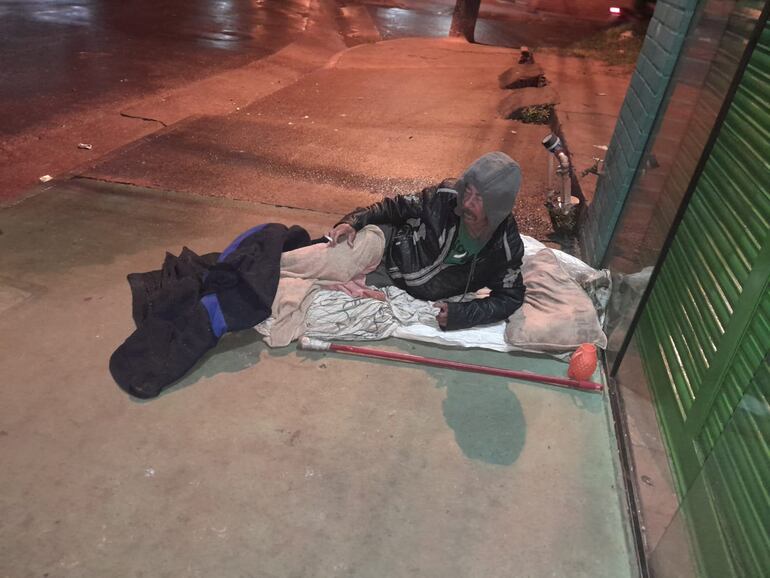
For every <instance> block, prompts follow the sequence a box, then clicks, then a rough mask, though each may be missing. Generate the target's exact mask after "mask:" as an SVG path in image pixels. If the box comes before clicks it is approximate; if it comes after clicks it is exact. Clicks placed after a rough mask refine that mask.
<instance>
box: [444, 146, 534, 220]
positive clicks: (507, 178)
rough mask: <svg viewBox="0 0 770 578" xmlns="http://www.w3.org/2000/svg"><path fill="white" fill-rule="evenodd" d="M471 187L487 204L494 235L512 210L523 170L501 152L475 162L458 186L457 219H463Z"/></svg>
mask: <svg viewBox="0 0 770 578" xmlns="http://www.w3.org/2000/svg"><path fill="white" fill-rule="evenodd" d="M468 185H473V186H474V187H476V190H477V191H478V192H479V195H481V198H482V199H483V200H484V211H485V212H486V214H487V219H489V225H490V233H491V232H492V231H494V230H495V229H496V228H497V226H498V225H499V224H500V223H502V222H503V219H505V218H506V217H507V216H508V215H510V214H511V211H512V210H513V204H514V202H515V201H516V195H517V194H518V192H519V187H520V186H521V169H520V168H519V165H518V164H517V163H516V161H514V160H513V159H512V158H511V157H509V156H508V155H507V154H505V153H501V152H494V153H487V154H485V155H484V156H482V157H481V158H479V159H478V160H476V161H475V162H474V163H473V164H472V165H471V166H469V167H468V169H467V170H466V171H465V173H463V176H462V177H460V178H459V179H458V180H457V183H456V184H455V190H456V191H457V208H456V209H455V213H456V214H457V215H462V206H463V197H464V195H465V188H466V187H467V186H468Z"/></svg>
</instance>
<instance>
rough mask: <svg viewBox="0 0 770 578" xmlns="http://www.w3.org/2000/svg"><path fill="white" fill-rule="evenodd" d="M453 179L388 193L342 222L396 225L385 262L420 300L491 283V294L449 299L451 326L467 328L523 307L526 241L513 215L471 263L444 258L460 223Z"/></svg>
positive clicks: (356, 225)
mask: <svg viewBox="0 0 770 578" xmlns="http://www.w3.org/2000/svg"><path fill="white" fill-rule="evenodd" d="M454 183H455V181H454V180H446V181H444V182H442V183H441V184H439V185H437V186H434V187H428V188H426V189H423V190H422V192H420V193H418V194H414V195H399V196H397V197H394V198H385V199H383V200H382V201H380V202H379V203H375V204H374V205H370V206H369V207H366V208H360V209H356V210H355V211H353V212H352V213H350V214H348V215H346V216H345V217H343V219H342V220H341V221H340V223H347V224H349V225H351V226H352V227H353V228H354V229H356V230H360V229H362V228H363V227H364V226H366V225H370V224H373V225H382V224H390V225H393V226H394V229H395V232H394V234H393V237H392V239H391V240H390V242H389V244H388V246H387V247H386V248H385V255H384V256H383V261H384V262H385V265H386V266H387V268H388V274H389V275H390V276H391V278H392V279H393V281H394V283H395V284H396V286H398V287H400V288H401V289H404V290H405V291H407V292H408V293H409V294H411V295H413V296H414V297H417V298H418V299H425V300H430V301H434V300H438V299H445V298H447V297H451V296H454V295H461V294H463V293H466V292H468V291H476V290H478V289H481V288H482V287H488V288H489V289H490V290H491V293H490V295H489V297H487V298H482V299H474V300H472V301H467V302H465V303H449V310H448V319H447V326H446V329H463V328H466V327H472V326H475V325H480V324H484V323H493V322H496V321H500V320H502V319H507V318H508V317H510V315H511V314H513V312H514V311H516V310H517V309H518V308H519V307H521V304H522V303H523V301H524V283H523V281H522V278H521V272H520V268H521V259H522V256H523V255H524V244H523V242H522V240H521V236H520V235H519V231H518V227H517V226H516V221H515V220H514V218H513V215H508V216H507V217H506V218H505V219H503V221H502V222H501V223H500V224H499V225H498V226H497V228H496V229H495V231H494V233H493V234H492V237H491V238H490V239H489V241H487V243H486V245H485V246H484V248H483V249H482V250H481V252H480V253H479V254H478V255H476V257H475V258H474V259H473V261H472V262H470V263H465V264H463V265H449V264H446V263H444V259H445V258H446V256H447V254H448V252H449V251H450V249H451V247H452V243H453V242H454V239H455V237H456V236H457V234H458V232H459V226H460V217H459V216H457V215H456V214H455V208H456V207H457V192H456V191H455V190H454V189H453V188H452V187H453V186H454Z"/></svg>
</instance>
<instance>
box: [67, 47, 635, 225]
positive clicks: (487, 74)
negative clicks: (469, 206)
mask: <svg viewBox="0 0 770 578" xmlns="http://www.w3.org/2000/svg"><path fill="white" fill-rule="evenodd" d="M518 57H519V53H518V51H516V50H511V49H507V48H495V47H489V46H481V45H475V44H468V43H465V42H463V41H457V40H449V39H402V40H392V41H384V42H379V43H375V44H367V45H360V46H356V47H355V48H352V49H348V50H345V51H342V52H340V53H339V54H337V55H336V56H335V57H334V58H332V60H331V61H330V62H329V63H328V64H327V65H326V66H325V67H324V68H323V69H320V70H316V71H315V72H311V73H309V74H307V75H305V76H304V77H303V78H301V79H300V80H299V81H297V82H296V83H293V84H291V85H289V86H286V87H285V88H282V89H281V90H278V91H276V92H273V93H272V94H270V95H269V96H266V97H265V98H262V99H260V100H257V101H255V102H254V103H253V104H251V105H249V106H247V107H242V108H241V109H240V110H238V111H235V112H233V113H231V114H226V115H203V116H197V117H194V118H190V119H188V120H186V121H183V122H179V123H177V124H175V125H173V126H171V127H169V128H168V129H165V130H163V131H160V132H157V133H154V134H153V135H150V136H148V137H146V138H144V139H141V140H139V141H137V142H136V143H133V144H131V145H129V146H128V147H125V148H123V149H120V150H118V151H116V152H115V153H113V154H111V155H108V156H107V157H106V158H102V159H100V160H99V161H98V162H96V163H94V164H91V165H88V166H85V167H83V168H82V169H81V170H79V171H76V172H75V174H77V175H80V176H86V177H89V178H94V179H99V180H106V181H112V182H121V183H132V184H137V185H140V186H147V187H153V188H159V189H165V190H176V191H180V192H189V193H195V194H200V195H211V196H218V197H225V198H231V199H239V200H247V201H252V202H260V203H266V204H271V205H281V206H289V207H295V208H300V209H310V210H315V211H323V212H330V213H334V214H338V215H339V214H344V213H345V212H347V211H348V210H350V208H351V207H354V206H357V205H366V204H369V203H371V202H374V201H376V200H378V199H379V198H380V197H381V196H383V195H393V194H397V193H409V192H413V191H415V190H419V189H420V188H422V187H424V186H427V185H430V184H433V183H435V182H437V181H439V180H441V179H443V178H445V177H448V176H458V175H459V174H460V173H461V172H462V170H463V169H464V168H465V167H466V166H467V165H468V164H470V163H471V162H472V161H473V160H475V159H476V158H477V157H478V156H480V155H481V154H482V153H484V152H487V151H490V150H502V151H505V152H506V153H508V154H509V155H510V156H512V157H513V158H514V159H516V160H517V161H518V162H519V164H520V165H521V166H522V170H523V175H524V178H523V184H522V190H521V193H520V196H519V199H518V201H517V207H516V215H517V218H518V219H519V222H520V227H521V229H522V232H523V233H525V234H529V235H532V236H535V237H538V238H541V239H542V238H543V237H544V232H547V231H550V222H549V220H548V216H547V213H546V211H545V209H544V207H543V202H544V200H545V189H546V179H547V161H548V154H547V152H546V151H545V149H543V147H542V146H541V144H540V141H541V140H542V138H543V137H544V136H545V135H547V134H548V133H549V131H550V128H549V127H548V126H544V125H537V124H524V123H522V122H518V121H512V120H507V119H505V118H501V117H500V116H499V113H498V111H497V108H498V105H499V103H500V101H502V100H503V99H504V98H505V97H506V96H507V95H508V94H509V93H510V92H511V91H509V90H503V89H501V88H500V87H499V85H498V76H499V74H500V73H501V72H503V71H504V70H506V69H507V68H508V67H510V66H512V65H514V64H515V63H516V62H517V61H518ZM536 58H537V60H538V63H540V64H541V66H542V67H543V69H544V72H545V75H546V78H547V80H548V82H549V86H548V89H549V90H548V91H545V90H543V91H542V92H543V100H544V101H546V99H547V98H548V96H547V95H548V94H552V93H553V92H554V91H555V92H556V94H557V95H558V100H559V102H558V104H557V114H558V119H559V122H560V124H561V130H562V132H563V133H564V135H565V137H566V140H567V141H568V143H569V145H570V149H571V151H572V154H573V158H574V162H575V166H576V167H577V169H578V170H580V169H583V168H587V167H588V166H590V165H591V163H592V157H594V156H603V151H601V150H599V149H596V148H594V146H593V145H604V144H607V143H608V142H609V140H610V137H611V135H612V130H613V128H614V123H615V118H616V115H617V111H618V110H619V108H620V104H621V103H622V99H623V96H624V94H625V85H626V83H627V80H628V79H627V76H626V75H624V74H623V72H622V71H619V70H617V69H613V68H610V67H607V66H605V65H603V64H601V63H598V62H595V61H591V60H586V59H580V58H571V57H561V56H556V55H552V54H543V55H536ZM527 90H535V91H537V90H538V89H527ZM594 179H595V177H593V176H589V177H587V178H586V179H584V181H583V184H584V188H585V189H586V190H585V192H586V193H587V195H588V196H589V198H590V196H591V193H592V191H593V188H594V186H595V180H594Z"/></svg>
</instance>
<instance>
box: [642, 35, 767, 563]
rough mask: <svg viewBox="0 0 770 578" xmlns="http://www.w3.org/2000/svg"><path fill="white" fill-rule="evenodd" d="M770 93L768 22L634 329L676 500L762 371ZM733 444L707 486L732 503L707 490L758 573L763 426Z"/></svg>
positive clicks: (728, 544) (738, 551)
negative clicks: (716, 483)
mask: <svg viewBox="0 0 770 578" xmlns="http://www.w3.org/2000/svg"><path fill="white" fill-rule="evenodd" d="M769 94H770V28H768V27H767V26H765V28H764V30H763V32H762V35H761V38H760V40H759V42H758V44H757V46H756V48H755V50H754V52H753V54H752V56H751V59H750V61H749V64H748V67H747V69H746V70H745V72H744V74H743V78H742V79H741V83H740V86H739V88H738V90H737V92H736V94H735V96H734V98H733V101H732V103H731V104H730V108H729V111H728V113H727V116H726V117H725V120H724V123H723V124H722V127H721V129H720V132H719V135H718V137H717V139H716V142H715V144H714V147H713V149H712V151H711V153H710V156H709V158H708V160H707V162H706V164H705V166H704V169H703V172H702V173H701V175H700V177H699V180H698V182H697V185H696V188H695V190H694V192H693V195H692V198H691V200H690V203H689V205H688V207H687V210H686V212H685V214H684V217H683V219H682V221H681V223H680V225H679V228H678V229H677V231H676V235H675V237H674V239H673V242H672V245H671V247H670V250H669V252H668V254H667V256H666V260H665V262H664V263H663V266H662V268H661V271H660V274H659V276H658V278H657V281H656V283H655V286H654V288H653V290H652V293H651V295H650V299H649V301H648V303H647V306H646V308H645V311H644V314H643V316H642V318H641V320H640V324H639V327H638V329H637V332H636V337H637V342H638V343H639V345H640V348H641V350H642V357H643V359H644V363H645V370H646V372H647V375H648V377H649V381H650V384H651V388H652V390H653V395H654V398H655V404H656V409H657V412H658V419H659V422H660V424H661V428H662V429H663V431H664V437H665V439H666V442H667V445H668V448H669V452H670V456H671V461H672V465H673V469H674V473H675V478H676V482H677V486H678V491H679V494H680V497H681V498H682V499H684V498H685V496H686V495H687V492H688V489H689V488H690V487H691V485H692V484H693V482H694V481H695V480H696V479H697V478H698V476H699V475H700V474H701V472H702V468H703V464H704V462H705V461H706V460H707V458H709V456H710V455H711V453H712V451H713V449H714V448H715V446H716V445H717V443H718V442H720V439H721V437H722V434H723V432H724V428H725V426H726V424H727V423H728V422H729V421H730V419H731V418H732V416H733V415H734V413H735V411H736V409H737V408H738V404H739V403H740V402H741V400H742V399H743V398H744V395H746V394H747V391H748V390H749V388H751V387H755V386H756V383H757V382H758V381H760V382H761V381H762V380H765V379H767V375H768V372H767V368H766V363H767V361H766V359H767V356H768V350H769V348H770V287H768V279H769V278H770V234H769V233H768V232H769V231H770V104H769V103H768V100H767V95H769ZM758 387H759V390H758V391H759V392H760V393H762V392H764V395H765V396H767V385H766V384H762V383H760V386H758ZM763 399H765V403H766V402H767V399H766V398H763ZM765 426H766V424H765ZM722 441H724V440H722ZM730 444H731V447H730V451H729V452H724V454H725V456H728V457H729V460H730V463H729V467H726V468H724V469H725V471H729V472H730V474H729V475H728V476H727V477H725V478H724V479H723V480H722V481H721V482H720V484H722V485H721V486H720V487H723V488H725V487H726V491H724V492H722V493H721V494H720V493H718V492H716V493H713V495H714V496H718V495H723V496H729V499H728V498H721V499H720V498H716V497H715V498H714V503H713V504H712V507H713V509H714V514H715V516H714V519H716V520H718V524H719V526H720V527H719V531H720V533H721V538H722V540H723V542H724V547H725V550H726V551H728V552H732V553H734V555H736V556H737V557H736V560H737V562H736V564H738V566H737V568H740V574H739V575H746V576H761V575H763V572H765V571H767V570H768V569H769V568H770V528H769V527H768V526H769V525H770V521H769V518H770V516H768V514H769V513H770V497H768V490H767V483H768V482H767V480H770V449H769V447H768V446H769V445H770V439H768V431H767V428H766V427H764V429H763V428H761V427H759V428H757V429H756V431H755V432H752V433H751V435H748V436H738V437H735V438H730ZM728 457H726V458H724V459H728ZM724 484H727V486H725V485H724ZM723 502H729V503H723ZM693 533H694V534H695V538H696V542H697V538H698V536H697V534H698V528H697V527H693ZM704 563H705V562H704V559H703V558H701V564H704ZM707 566H708V565H707V564H706V567H702V568H701V569H702V571H703V572H704V573H705V574H706V575H709V574H710V571H709V568H708V567H707ZM743 572H748V573H747V574H743Z"/></svg>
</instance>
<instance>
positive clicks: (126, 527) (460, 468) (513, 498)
mask: <svg viewBox="0 0 770 578" xmlns="http://www.w3.org/2000/svg"><path fill="white" fill-rule="evenodd" d="M265 221H280V222H285V223H300V224H303V225H305V226H306V227H307V228H308V229H309V230H310V231H311V233H313V234H318V233H320V232H322V231H324V230H325V229H326V227H328V225H329V224H330V223H331V219H330V217H329V216H328V215H323V214H320V213H317V212H308V211H298V210H293V209H280V208H274V207H273V208H271V207H265V206H260V205H252V204H248V203H238V202H233V201H226V200H225V201H223V200H216V199H208V198H196V197H191V196H189V195H179V194H166V193H161V192H157V191H156V192H153V191H148V190H140V189H136V188H133V187H119V186H114V185H101V184H96V183H93V182H89V181H72V182H70V183H68V184H67V185H66V186H61V187H58V188H57V189H56V191H55V194H50V193H49V194H41V195H38V196H35V197H32V198H30V199H27V200H26V201H24V202H23V203H20V204H18V205H16V206H14V207H11V208H6V209H4V210H2V211H0V230H2V231H3V236H2V243H3V251H2V252H1V253H0V270H2V272H3V275H2V278H0V296H1V297H2V299H0V303H1V304H2V307H3V311H2V316H0V351H2V355H1V356H0V374H1V375H2V376H3V377H2V384H3V403H2V405H0V461H2V464H3V469H2V474H0V576H14V577H17V576H18V577H26V576H30V577H31V576H36V577H37V576H44V575H46V574H47V575H49V576H68V577H69V576H72V577H75V576H84V577H103V576H169V577H171V576H173V577H176V576H221V577H236V576H258V577H263V576H298V577H300V576H301V577H310V576H318V577H326V576H350V577H357V578H358V577H372V578H380V577H382V576H390V577H402V576H404V577H405V576H425V577H435V578H444V577H458V578H461V577H466V576H484V577H490V578H491V577H500V578H503V577H506V578H507V577H510V576H532V577H545V576H574V577H579V576H584V577H591V578H596V577H607V578H622V577H624V576H632V575H633V573H632V571H631V569H630V557H629V550H628V547H627V544H626V522H625V520H624V515H623V509H622V505H621V494H620V491H619V489H618V488H619V487H618V480H617V477H616V474H615V465H614V457H613V456H614V449H613V448H614V440H613V439H612V436H611V428H610V427H609V424H608V415H607V405H606V400H605V399H604V397H603V396H600V395H596V394H591V393H581V392H571V391H565V390H560V389H557V388H552V387H547V386H539V385H533V384H527V383H523V382H520V383H516V382H507V381H505V380H503V379H501V378H494V377H488V376H479V375H473V374H463V373H457V372H450V371H444V370H434V369H428V368H424V367H418V366H407V365H398V364H395V363H391V362H381V361H374V360H368V359H355V358H351V357H345V356H340V355H335V354H331V355H328V356H327V355H322V354H308V353H303V352H300V351H297V350H296V349H295V347H294V346H290V347H287V348H284V349H279V350H268V349H267V348H266V347H265V346H264V345H263V344H262V342H261V340H260V339H259V338H258V336H257V334H256V333H255V332H252V331H246V332H241V333H237V334H232V335H228V336H226V337H225V338H224V339H223V340H222V341H221V342H220V344H219V345H218V346H217V347H216V348H215V349H214V350H213V351H211V352H210V353H209V354H208V355H207V356H206V357H205V358H204V359H203V360H202V361H201V363H199V364H198V366H196V368H195V369H194V370H193V371H192V372H191V373H190V374H189V375H188V376H186V377H185V378H184V379H183V380H182V381H181V383H179V384H178V385H176V386H174V387H173V388H171V389H170V390H168V392H167V393H165V394H163V395H162V396H161V397H160V398H158V399H155V400H152V401H150V402H140V401H137V400H134V399H130V398H129V397H128V396H126V395H125V394H124V393H123V392H122V391H121V390H119V389H118V387H117V386H116V385H115V384H114V383H113V382H112V379H111V378H110V375H109V373H108V371H107V362H108V359H109V356H110V354H111V352H112V351H113V350H114V348H115V347H116V346H117V345H118V344H119V343H120V342H121V341H122V340H123V339H124V338H125V337H126V336H127V335H128V334H129V332H130V331H131V329H132V321H131V315H130V294H129V290H128V285H127V283H126V282H125V275H126V273H128V272H131V271H143V270H149V269H152V268H156V267H158V266H159V264H160V262H161V260H162V258H163V255H164V252H165V251H166V250H170V251H174V252H178V251H179V249H180V248H181V246H182V245H183V244H187V245H189V246H190V247H191V248H192V249H193V250H195V251H197V252H200V253H203V252H206V251H211V250H218V249H220V250H221V248H222V247H224V246H226V244H227V243H228V242H229V241H230V240H231V239H232V238H233V237H234V236H236V235H237V234H238V233H239V232H240V231H242V230H243V229H245V228H247V227H249V226H251V225H253V224H254V223H258V222H265ZM379 346H381V347H388V348H395V349H396V350H401V351H404V350H405V351H409V352H413V353H417V354H421V355H430V356H437V357H445V358H449V359H457V360H464V361H472V362H475V363H481V364H489V365H498V366H503V367H513V368H517V369H527V370H531V371H536V372H540V373H551V374H554V375H564V372H565V369H566V366H565V364H563V363H560V362H557V361H553V360H550V359H547V358H541V357H525V356H511V355H505V354H499V353H492V352H484V351H450V350H443V349H437V348H435V347H427V346H421V345H416V344H410V343H406V342H401V341H398V340H388V341H387V342H386V343H384V344H380V345H379ZM596 377H597V378H599V376H596Z"/></svg>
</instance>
